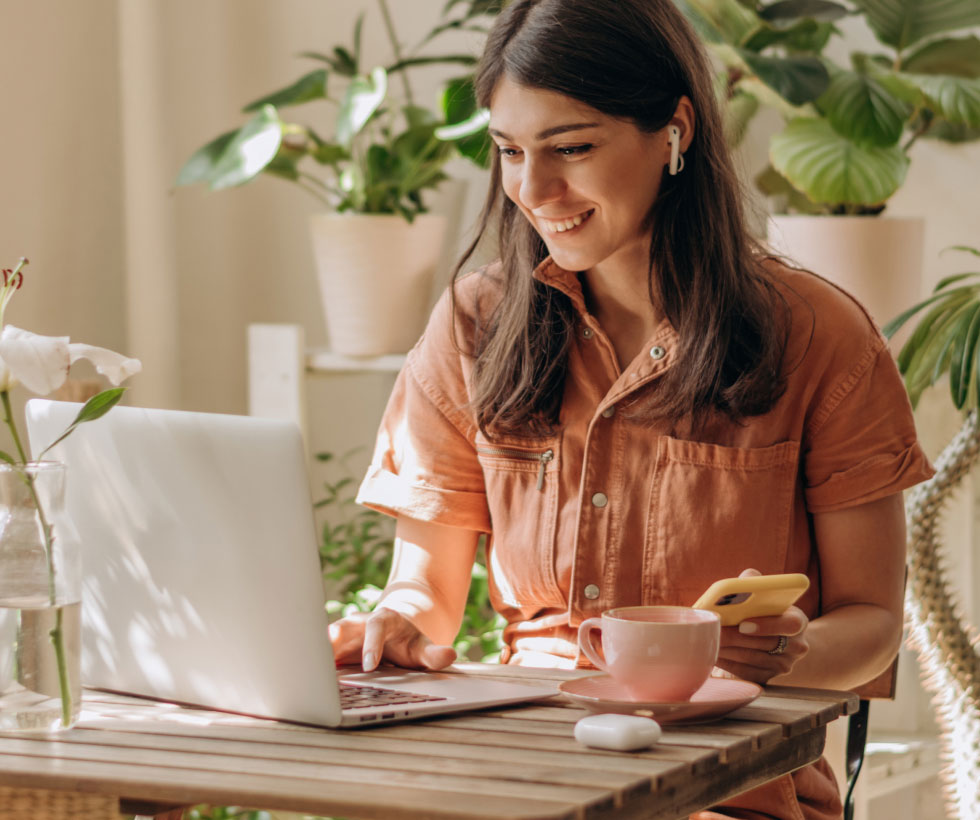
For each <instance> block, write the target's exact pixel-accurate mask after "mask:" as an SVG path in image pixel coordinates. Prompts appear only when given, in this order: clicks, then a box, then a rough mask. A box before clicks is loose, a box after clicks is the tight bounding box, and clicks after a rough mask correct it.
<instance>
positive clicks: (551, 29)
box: [456, 0, 786, 434]
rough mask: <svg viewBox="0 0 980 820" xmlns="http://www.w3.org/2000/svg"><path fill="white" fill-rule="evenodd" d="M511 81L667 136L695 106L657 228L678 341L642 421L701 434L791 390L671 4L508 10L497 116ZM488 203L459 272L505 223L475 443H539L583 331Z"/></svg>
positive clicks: (499, 25)
mask: <svg viewBox="0 0 980 820" xmlns="http://www.w3.org/2000/svg"><path fill="white" fill-rule="evenodd" d="M505 76H506V77H507V78H508V79H510V80H511V81H513V82H516V83H519V84H522V85H526V86H529V87H533V88H541V89H545V90H549V91H555V92H558V93H560V94H564V95H566V96H568V97H572V98H574V99H576V100H578V101H580V102H583V103H585V104H586V105H589V106H591V107H593V108H595V109H597V110H598V111H601V112H602V113H604V114H606V115H609V116H613V117H619V118H622V119H626V120H628V121H631V122H632V123H634V124H635V125H636V126H637V127H638V128H639V129H640V130H642V131H644V132H654V131H659V130H660V129H662V128H664V127H665V126H666V125H667V123H668V122H669V121H670V119H671V117H672V116H673V114H674V112H675V110H676V108H677V104H678V102H679V100H680V98H681V96H685V95H686V96H687V97H688V98H689V99H690V100H691V103H692V105H693V107H694V113H695V126H694V138H693V142H692V143H691V145H690V147H689V148H688V150H687V152H686V153H685V157H684V158H685V165H684V169H683V171H682V172H681V173H680V174H678V175H677V176H669V175H667V174H664V176H663V178H662V182H661V186H660V191H659V194H658V196H657V199H656V201H655V202H654V204H653V208H652V210H651V213H650V215H649V222H648V224H650V226H651V245H650V285H649V288H650V299H651V301H652V302H655V303H657V304H659V306H660V308H661V309H662V310H663V312H664V314H665V315H666V316H667V318H668V319H669V321H670V322H671V324H672V325H673V326H674V328H675V329H676V330H677V332H678V334H679V337H680V339H679V346H678V349H677V351H676V358H675V360H674V364H673V366H672V367H671V368H670V369H668V370H667V372H666V373H665V375H664V377H663V379H662V381H661V382H660V384H659V386H658V389H657V390H655V391H649V392H650V398H649V399H647V400H645V403H644V404H643V405H642V407H641V408H636V407H634V408H633V412H634V413H639V414H641V415H643V416H645V417H647V418H650V419H654V418H659V419H667V420H668V421H670V422H678V421H680V420H681V419H682V418H685V417H690V419H691V421H692V423H693V425H694V426H695V428H696V427H698V426H699V425H700V424H701V423H703V422H704V421H705V420H706V418H707V417H708V416H709V415H710V414H711V413H712V412H721V413H723V414H725V415H727V416H728V417H730V418H732V419H735V420H738V419H740V418H744V417H746V416H752V415H758V414H760V413H763V412H765V411H766V410H768V409H769V408H770V407H771V406H772V405H773V404H774V403H775V401H776V400H777V399H778V398H779V396H780V395H781V394H782V391H783V390H784V387H785V385H784V380H783V378H782V376H781V372H780V371H781V363H782V356H783V349H784V347H785V340H786V324H785V322H784V321H782V318H783V317H784V316H785V310H783V311H782V312H780V311H777V310H774V306H776V305H782V306H783V308H785V302H784V301H782V300H781V299H780V298H779V295H778V293H777V292H776V291H775V288H774V287H773V285H772V283H771V281H770V279H769V277H768V275H767V273H766V272H765V270H764V269H763V268H762V266H761V264H760V258H761V257H760V254H759V249H758V247H757V245H756V243H755V242H754V241H753V240H752V238H751V237H750V235H749V233H748V230H747V228H746V226H745V223H744V217H743V211H742V202H741V189H740V185H739V182H738V178H737V175H736V173H735V171H734V168H733V166H732V162H731V158H730V155H729V151H728V147H727V144H726V142H725V139H724V134H723V131H722V125H721V118H720V116H719V113H718V108H717V104H716V102H715V98H714V91H713V86H712V77H711V72H710V69H709V66H708V62H707V59H706V57H705V54H704V51H703V49H702V48H701V45H700V43H699V42H698V39H697V35H695V33H694V32H693V31H692V29H691V27H690V26H689V25H688V23H687V22H686V20H685V19H684V17H683V16H682V15H681V14H680V12H678V10H677V9H676V7H675V6H674V4H673V2H672V0H514V2H512V3H511V4H510V5H509V6H508V7H507V8H506V9H505V10H504V11H503V12H502V13H501V15H500V16H499V17H498V19H497V22H496V24H495V25H494V27H493V29H492V30H491V32H490V35H489V38H488V41H487V45H486V49H485V51H484V54H483V57H482V60H481V63H480V67H479V70H478V73H477V81H476V85H477V97H478V99H479V101H480V104H481V105H483V106H489V104H490V99H491V97H492V95H493V92H494V89H495V88H496V86H497V83H498V82H499V81H500V80H501V79H502V78H503V77H505ZM500 177H501V175H500V158H499V156H498V155H496V152H493V163H492V167H491V180H490V190H489V193H488V197H487V200H486V203H485V205H484V209H483V213H482V214H481V217H480V221H479V227H478V233H477V237H476V239H475V240H474V242H473V244H472V245H471V246H470V247H469V248H468V249H467V251H466V252H465V253H464V255H463V257H462V259H461V260H460V262H459V264H458V265H457V268H456V274H457V275H458V273H459V272H460V270H461V269H462V268H463V266H464V265H465V264H466V261H467V260H468V259H469V257H470V256H471V255H472V254H473V252H474V250H475V249H476V247H477V246H478V245H479V243H480V241H481V239H482V238H483V236H484V235H485V234H486V233H487V231H488V228H489V226H490V225H491V223H493V222H496V224H497V232H498V245H499V252H500V259H501V265H500V268H499V270H500V273H499V275H500V276H501V277H503V283H502V285H503V294H504V295H503V298H502V299H501V300H500V302H499V303H498V304H497V305H496V307H495V308H494V309H493V311H492V312H491V313H490V315H489V316H488V317H486V320H485V321H480V320H479V319H478V320H477V325H476V328H475V336H474V339H473V348H472V352H473V353H474V355H475V356H476V362H475V366H474V371H473V384H472V396H473V399H472V407H473V409H474V411H475V413H476V417H477V421H478V424H479V426H480V429H481V430H483V432H484V433H485V434H489V433H493V432H508V433H522V432H523V433H528V434H540V433H542V432H547V431H550V430H553V429H554V428H555V427H556V426H557V424H558V415H559V409H560V406H561V401H562V393H563V390H564V379H565V372H566V369H567V360H568V350H569V347H570V345H571V340H572V335H571V334H572V329H573V328H574V326H575V323H576V319H577V317H576V313H575V309H574V307H573V306H572V304H571V301H570V299H568V297H567V296H565V295H564V294H562V293H561V292H559V291H557V290H555V289H554V288H552V287H549V286H546V285H544V284H542V283H541V282H539V281H537V280H536V279H535V278H534V277H532V275H531V273H532V271H533V269H534V268H535V267H536V266H537V265H538V264H539V263H540V262H542V261H543V260H544V259H545V257H546V256H547V253H548V251H547V248H546V246H545V243H544V242H543V240H542V239H541V238H540V236H539V235H538V234H537V232H536V231H535V230H534V228H533V227H532V226H531V224H530V223H529V222H528V221H527V219H526V218H525V217H524V215H523V214H522V213H521V212H520V210H519V209H518V207H517V206H516V205H515V204H514V203H513V202H512V201H511V200H510V199H508V198H507V197H506V196H505V195H504V193H503V189H502V186H501V178H500Z"/></svg>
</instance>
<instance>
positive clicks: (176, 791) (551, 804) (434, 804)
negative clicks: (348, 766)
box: [0, 755, 583, 820]
mask: <svg viewBox="0 0 980 820" xmlns="http://www.w3.org/2000/svg"><path fill="white" fill-rule="evenodd" d="M0 760H2V764H3V773H4V775H5V776H6V775H16V779H17V784H18V786H19V787H21V788H36V789H43V788H54V789H67V790H70V791H77V792H83V793H84V792H89V793H91V792H98V791H100V790H103V789H105V790H112V791H113V792H115V793H117V794H119V795H120V796H121V797H133V798H139V799H142V800H148V801H149V800H159V801H161V802H163V801H166V802H176V803H182V804H185V805H192V804H195V803H199V802H202V800H201V796H202V795H206V798H205V800H206V802H210V803H213V804H217V805H237V806H253V807H268V808H275V809H279V810H282V811H297V812H309V813H311V814H320V815H323V814H333V815H337V816H341V817H358V818H363V820H417V819H418V818H419V817H427V818H433V820H458V818H467V819H468V820H498V819H499V820H507V819H508V818H513V820H522V819H523V818H536V820H581V818H582V815H583V812H582V811H581V810H580V808H579V807H578V806H577V805H576V804H575V803H574V802H573V801H570V800H565V801H551V800H537V799H532V798H526V797H522V798H519V799H517V798H513V797H510V796H509V795H506V794H501V795H486V796H483V797H481V798H480V799H479V800H474V799H473V796H472V795H471V794H469V793H467V792H450V791H430V790H428V789H424V788H410V787H406V786H403V785H400V784H398V785H395V784H389V785H388V786H386V787H385V788H384V789H365V788H364V786H363V784H360V783H349V782H345V781H343V780H337V781H332V780H316V781H313V780H306V779H304V778H294V777H272V776H269V775H264V774H249V775H237V776H234V777H225V778H222V779H221V780H216V779H215V776H214V773H213V772H202V771H198V770H196V769H182V768H172V767H165V766H139V765H133V764H126V763H112V764H109V763H101V762H93V761H90V760H72V761H71V764H72V765H71V774H70V775H69V774H68V773H67V772H66V769H65V766H64V765H62V764H63V761H59V760H57V759H49V758H34V757H30V756H25V755H0Z"/></svg>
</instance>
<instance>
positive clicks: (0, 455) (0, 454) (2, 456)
mask: <svg viewBox="0 0 980 820" xmlns="http://www.w3.org/2000/svg"><path fill="white" fill-rule="evenodd" d="M0 461H6V462H7V464H16V463H17V462H16V461H14V457H13V456H12V455H10V454H9V453H5V452H4V451H3V450H0Z"/></svg>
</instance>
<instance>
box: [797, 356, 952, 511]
mask: <svg viewBox="0 0 980 820" xmlns="http://www.w3.org/2000/svg"><path fill="white" fill-rule="evenodd" d="M805 464H806V475H805V481H806V490H805V492H806V502H807V508H808V509H809V510H810V512H813V513H821V512H832V511H834V510H840V509H845V508H847V507H854V506H857V505H859V504H865V503H868V502H871V501H875V500H877V499H879V498H884V497H885V496H888V495H892V494H893V493H897V492H900V491H902V490H905V489H907V488H909V487H912V486H914V485H916V484H918V483H919V482H920V481H924V480H925V479H927V478H930V477H931V476H932V475H933V473H934V471H933V469H932V467H931V465H930V464H929V461H928V459H927V458H926V455H925V453H924V452H923V451H922V448H921V447H920V446H919V444H918V441H917V439H916V433H915V421H914V419H913V416H912V408H911V405H910V404H909V399H908V394H907V393H906V391H905V386H904V384H903V383H902V378H901V375H900V374H899V372H898V368H897V367H896V365H895V362H894V360H893V359H892V357H891V354H890V353H889V351H888V348H887V347H886V346H885V344H884V341H883V340H880V339H875V340H873V341H872V342H871V343H870V344H869V345H868V347H867V348H865V350H864V352H863V354H862V355H861V356H859V357H858V359H857V361H856V362H855V364H854V367H853V368H852V369H851V371H850V372H849V373H848V374H847V377H846V378H845V379H844V380H842V381H841V382H840V383H839V384H838V385H837V386H836V389H835V390H834V391H833V392H832V393H831V394H830V395H829V396H827V397H826V398H825V400H824V402H823V405H822V406H821V408H820V410H819V411H818V413H817V414H816V415H815V417H814V419H813V423H812V427H811V430H810V431H809V434H808V440H807V442H806V449H805Z"/></svg>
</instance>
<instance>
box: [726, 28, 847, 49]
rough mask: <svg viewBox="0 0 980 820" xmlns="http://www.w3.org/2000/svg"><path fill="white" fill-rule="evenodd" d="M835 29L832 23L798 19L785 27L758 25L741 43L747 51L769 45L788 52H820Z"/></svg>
mask: <svg viewBox="0 0 980 820" xmlns="http://www.w3.org/2000/svg"><path fill="white" fill-rule="evenodd" d="M835 31H836V29H835V28H834V24H833V23H821V22H817V21H816V20H800V21H799V22H797V23H796V24H795V25H792V26H789V27H787V28H774V27H773V26H770V25H765V26H760V27H759V28H758V29H756V31H754V32H753V33H752V35H751V36H750V37H748V38H747V39H746V40H745V41H744V42H743V43H742V48H745V49H748V50H749V51H762V50H763V49H765V48H768V47H769V46H775V45H778V46H783V47H784V48H786V49H787V50H788V51H789V52H790V53H793V52H798V53H804V54H810V55H816V54H820V53H821V52H822V51H823V49H824V46H826V45H827V41H828V40H830V37H831V35H832V34H833V33H834V32H835Z"/></svg>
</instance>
